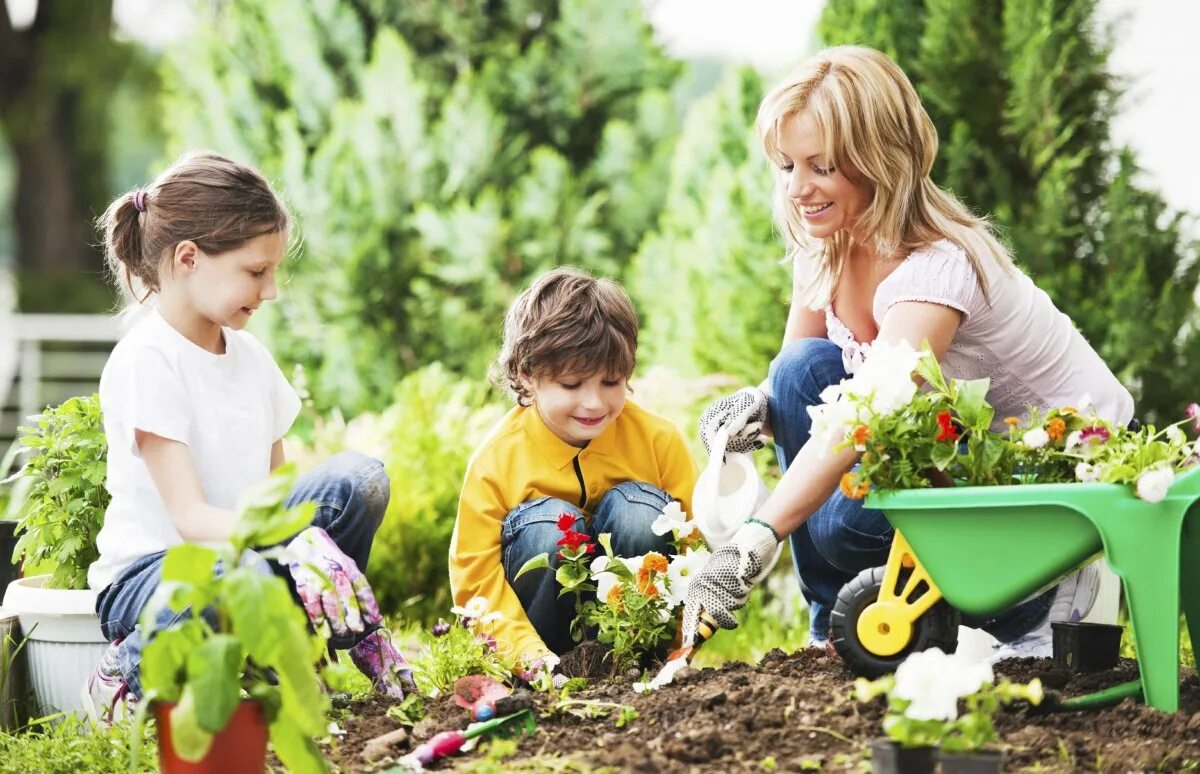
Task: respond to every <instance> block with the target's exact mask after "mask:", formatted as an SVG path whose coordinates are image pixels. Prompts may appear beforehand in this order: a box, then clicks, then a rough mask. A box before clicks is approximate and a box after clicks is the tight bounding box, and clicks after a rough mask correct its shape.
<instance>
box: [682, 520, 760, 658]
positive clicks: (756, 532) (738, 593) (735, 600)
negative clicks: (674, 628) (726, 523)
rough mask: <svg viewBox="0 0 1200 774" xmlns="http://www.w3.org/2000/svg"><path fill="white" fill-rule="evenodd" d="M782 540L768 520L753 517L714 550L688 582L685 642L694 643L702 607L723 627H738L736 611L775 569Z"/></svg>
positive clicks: (684, 628)
mask: <svg viewBox="0 0 1200 774" xmlns="http://www.w3.org/2000/svg"><path fill="white" fill-rule="evenodd" d="M779 542H780V541H779V536H778V535H776V534H775V530H774V529H772V528H771V527H770V526H769V525H767V523H766V522H762V521H759V520H758V519H750V520H748V521H747V522H746V523H745V524H743V525H742V526H741V527H739V528H738V531H737V532H735V533H734V534H733V538H732V539H731V540H730V541H729V542H728V543H726V544H725V545H723V546H721V547H720V548H718V549H717V550H716V551H715V552H713V555H712V557H710V558H709V560H708V563H707V564H706V565H704V569H703V570H701V571H700V572H698V573H697V574H696V575H695V577H693V578H692V582H691V583H689V584H688V590H687V597H686V598H685V600H684V604H683V639H682V642H683V644H684V645H691V644H693V642H694V640H695V637H696V626H697V623H698V621H699V619H700V611H702V610H703V611H704V612H705V613H708V615H710V616H712V618H713V619H714V620H715V621H716V622H717V624H718V625H719V626H720V627H721V628H722V629H736V628H737V625H738V623H737V618H735V617H734V615H733V613H734V611H735V610H738V609H740V608H741V607H742V606H743V605H745V604H746V600H747V599H749V598H750V592H751V590H753V588H754V587H755V586H756V585H757V584H758V583H759V582H760V581H761V580H762V579H763V578H765V577H766V576H767V573H769V572H770V571H771V567H772V566H773V565H774V564H775V559H776V557H777V556H778V551H777V549H778V548H779Z"/></svg>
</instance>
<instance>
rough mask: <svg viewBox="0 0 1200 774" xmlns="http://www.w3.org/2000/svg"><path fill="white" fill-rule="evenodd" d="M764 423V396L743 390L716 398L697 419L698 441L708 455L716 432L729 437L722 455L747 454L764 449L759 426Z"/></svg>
mask: <svg viewBox="0 0 1200 774" xmlns="http://www.w3.org/2000/svg"><path fill="white" fill-rule="evenodd" d="M766 421H767V395H766V393H764V392H763V391H762V390H760V389H758V388H757V387H743V388H742V389H740V390H738V391H737V392H735V393H734V394H733V395H727V396H726V397H724V398H717V399H716V400H714V401H713V402H712V403H710V404H709V406H708V408H707V409H705V410H704V413H703V414H702V415H701V416H700V440H701V441H703V442H704V450H705V451H707V452H708V453H709V454H712V447H713V440H714V439H715V438H716V437H717V433H718V432H719V431H720V430H722V429H723V430H725V432H726V433H728V434H729V443H727V444H726V445H725V451H726V452H740V453H747V452H752V451H757V450H759V449H761V448H762V447H763V446H764V442H763V439H762V429H763V425H764V424H766Z"/></svg>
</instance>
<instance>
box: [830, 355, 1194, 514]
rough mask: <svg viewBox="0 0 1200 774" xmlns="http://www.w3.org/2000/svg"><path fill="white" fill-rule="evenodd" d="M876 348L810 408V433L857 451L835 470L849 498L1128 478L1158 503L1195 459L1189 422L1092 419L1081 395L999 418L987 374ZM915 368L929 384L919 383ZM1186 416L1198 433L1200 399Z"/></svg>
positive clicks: (1140, 494) (1087, 399)
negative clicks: (949, 370) (949, 375)
mask: <svg viewBox="0 0 1200 774" xmlns="http://www.w3.org/2000/svg"><path fill="white" fill-rule="evenodd" d="M877 350H878V348H873V349H872V352H871V357H870V358H868V360H867V362H866V363H865V364H864V366H863V369H862V370H861V371H860V372H859V373H857V374H855V376H854V377H853V378H851V379H847V380H845V381H843V382H842V383H841V384H840V385H837V386H836V387H832V388H829V389H828V390H826V393H823V396H822V397H823V399H824V400H825V401H826V402H825V404H824V405H822V406H816V407H813V408H810V409H809V411H810V413H811V414H812V416H813V427H814V431H813V435H814V437H823V436H828V437H830V438H831V439H832V442H833V443H834V444H835V445H834V447H833V448H834V449H836V450H841V449H847V448H853V449H855V450H856V451H859V452H862V456H861V458H860V464H859V466H858V467H857V469H855V470H854V471H852V472H850V473H847V474H846V475H845V476H843V477H842V481H841V487H840V488H841V491H842V493H843V494H845V495H846V496H847V497H850V498H854V499H860V498H862V497H865V496H866V495H867V494H868V493H869V492H870V491H872V490H873V489H877V490H890V489H920V488H924V487H929V486H953V485H965V486H989V485H1005V484H1042V483H1061V482H1075V481H1078V482H1084V483H1089V482H1104V483H1119V484H1133V485H1134V486H1135V491H1136V492H1137V495H1138V497H1140V498H1142V499H1143V500H1147V501H1150V502H1156V501H1158V500H1161V499H1163V497H1165V496H1166V492H1167V489H1168V488H1169V487H1170V486H1171V484H1172V482H1173V481H1174V479H1175V473H1176V471H1179V470H1182V469H1183V468H1185V467H1188V466H1189V465H1193V464H1195V463H1196V462H1198V461H1200V447H1198V446H1197V445H1196V444H1192V443H1189V442H1188V439H1187V437H1186V436H1185V434H1184V432H1183V430H1182V429H1180V427H1179V426H1180V425H1181V424H1183V423H1184V422H1186V421H1187V420H1181V421H1180V422H1177V423H1175V424H1172V425H1169V426H1167V427H1166V428H1164V429H1162V430H1157V429H1156V428H1154V427H1153V426H1146V427H1139V428H1137V429H1128V428H1126V427H1120V426H1115V425H1113V424H1111V423H1109V422H1106V421H1105V420H1103V419H1101V418H1100V417H1098V416H1096V414H1095V408H1094V406H1093V403H1092V399H1091V397H1090V396H1087V395H1084V396H1081V397H1080V399H1079V400H1078V401H1077V402H1076V403H1075V404H1074V405H1072V406H1063V407H1060V408H1053V409H1051V410H1049V411H1045V412H1042V411H1038V410H1036V409H1030V410H1029V413H1028V416H1027V417H1026V418H1025V419H1024V420H1022V419H1020V418H1017V417H1007V418H1005V419H1004V420H1003V421H1002V422H999V423H997V422H995V421H994V420H995V410H994V409H993V408H992V407H991V406H990V405H989V404H988V403H987V401H986V395H987V391H988V386H989V381H988V380H987V379H973V380H968V381H962V380H957V379H951V380H947V379H946V378H945V377H944V376H943V374H942V372H941V368H940V367H939V365H938V363H937V360H936V359H935V358H934V357H933V356H932V355H930V354H929V353H928V352H917V351H915V350H913V349H912V348H911V347H909V346H908V345H906V344H903V343H902V344H899V345H896V346H891V347H884V348H883V350H882V352H881V353H879V352H877ZM877 354H881V357H880V358H879V359H878V360H876V355H877ZM914 370H915V372H916V373H917V374H918V375H919V376H920V377H922V378H923V379H924V380H925V382H926V384H927V385H928V388H927V389H926V390H924V391H918V390H917V389H916V387H915V382H914V381H913V378H912V377H913V372H914ZM905 396H907V398H906V397H905ZM1188 417H1189V418H1190V419H1191V420H1192V422H1193V425H1194V426H1195V427H1196V428H1197V431H1198V432H1200V406H1197V405H1196V404H1192V405H1191V406H1189V407H1188ZM993 424H999V425H1000V426H1001V427H1005V426H1006V428H1007V433H1001V432H995V431H994V430H993V429H992V426H993ZM818 425H819V426H820V427H819V432H818ZM819 433H820V434H823V436H822V435H820V434H819Z"/></svg>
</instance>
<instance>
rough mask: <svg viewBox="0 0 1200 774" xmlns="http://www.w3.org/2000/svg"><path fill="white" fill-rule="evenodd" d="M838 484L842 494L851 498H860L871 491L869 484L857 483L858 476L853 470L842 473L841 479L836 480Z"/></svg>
mask: <svg viewBox="0 0 1200 774" xmlns="http://www.w3.org/2000/svg"><path fill="white" fill-rule="evenodd" d="M838 486H839V487H841V489H842V494H844V495H846V496H847V497H849V498H850V499H851V500H861V499H863V498H864V497H866V496H867V493H868V492H870V491H871V485H870V484H861V483H859V481H858V476H857V475H856V474H855V473H853V472H850V473H846V474H845V475H843V476H842V480H841V481H839V482H838Z"/></svg>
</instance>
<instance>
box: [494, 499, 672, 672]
mask: <svg viewBox="0 0 1200 774" xmlns="http://www.w3.org/2000/svg"><path fill="white" fill-rule="evenodd" d="M673 499H675V498H673V497H671V496H670V495H669V494H667V493H666V492H664V491H662V490H661V489H659V488H658V487H655V486H651V485H650V484H643V483H639V482H636V481H625V482H623V483H620V484H617V485H616V486H614V487H613V488H612V489H610V490H609V491H608V493H607V494H605V495H604V497H603V498H602V499H601V500H600V504H599V505H597V506H596V510H595V512H594V514H593V515H592V517H591V519H590V520H589V519H588V518H587V517H586V516H585V515H584V514H583V512H582V511H581V510H580V509H579V508H578V506H575V505H572V504H571V503H568V502H566V501H565V500H559V499H557V498H553V497H539V498H537V499H535V500H530V501H528V502H525V503H521V504H520V505H518V506H517V507H516V508H513V509H512V510H511V511H510V512H509V513H508V515H507V516H506V517H505V518H504V525H503V526H502V527H501V529H500V549H501V562H502V563H503V564H504V577H505V578H507V579H508V585H509V586H511V587H512V589H513V591H515V592H516V593H517V598H518V599H520V600H521V605H522V607H524V608H525V615H526V616H528V617H529V621H530V623H532V624H533V628H535V629H537V633H538V635H539V636H540V637H541V638H542V642H544V643H545V644H546V647H548V648H550V650H552V651H554V652H555V653H558V654H560V655H561V654H563V653H566V652H567V651H568V650H570V649H571V648H572V647H574V646H575V642H574V640H572V639H571V621H573V620H574V619H575V595H574V594H563V595H562V596H561V597H560V596H559V595H558V592H559V586H558V582H557V581H556V580H555V578H554V569H555V568H557V567H558V552H559V550H561V547H560V546H559V545H557V543H558V541H559V539H560V538H562V535H563V533H561V532H559V530H558V517H559V516H561V515H562V514H564V513H569V514H571V515H572V516H574V517H575V519H576V521H575V526H574V529H575V530H576V531H577V532H584V533H586V534H588V535H590V536H591V537H592V539H593V540H596V539H597V538H598V537H599V536H600V535H602V534H604V533H605V532H607V533H609V534H610V535H611V536H612V549H613V554H615V555H616V556H624V557H632V556H641V555H642V554H644V553H646V552H648V551H658V552H659V553H661V554H663V555H664V556H666V555H669V554H672V553H674V550H673V549H672V547H671V543H670V540H671V535H670V534H666V535H655V534H654V533H653V532H651V531H650V525H651V524H652V523H653V522H654V520H655V519H656V518H658V516H659V514H660V513H662V509H663V508H664V507H665V506H666V505H667V503H669V502H671V501H672V500H673ZM538 554H549V555H550V570H544V571H540V572H529V573H526V574H525V575H522V576H521V577H520V578H516V577H515V576H516V574H517V573H518V572H520V571H521V567H522V566H523V565H524V564H525V562H527V561H529V560H530V559H532V558H533V557H535V556H537V555H538Z"/></svg>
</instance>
